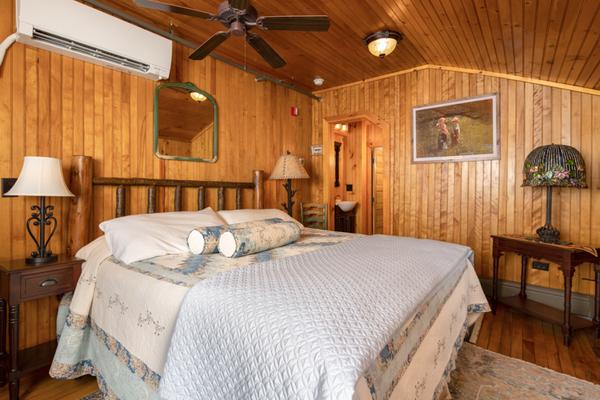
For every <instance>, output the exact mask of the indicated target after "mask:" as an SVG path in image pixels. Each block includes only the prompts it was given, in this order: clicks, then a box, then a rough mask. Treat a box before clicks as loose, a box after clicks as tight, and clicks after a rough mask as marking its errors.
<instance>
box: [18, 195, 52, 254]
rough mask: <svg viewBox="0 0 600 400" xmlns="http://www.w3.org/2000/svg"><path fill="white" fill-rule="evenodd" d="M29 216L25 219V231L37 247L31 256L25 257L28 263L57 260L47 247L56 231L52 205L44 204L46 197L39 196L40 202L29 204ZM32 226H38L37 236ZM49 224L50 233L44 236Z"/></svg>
mask: <svg viewBox="0 0 600 400" xmlns="http://www.w3.org/2000/svg"><path fill="white" fill-rule="evenodd" d="M31 211H32V213H31V217H30V218H29V219H28V220H27V225H26V227H27V232H28V233H29V236H31V239H33V242H34V243H35V245H36V247H37V249H36V251H33V252H32V253H31V257H28V258H26V259H25V263H26V264H28V265H40V264H48V263H51V262H54V261H56V260H58V256H57V255H55V254H52V251H51V250H50V249H48V243H50V239H52V236H53V235H54V232H56V218H55V217H54V212H53V211H54V206H51V205H48V206H47V205H46V198H45V197H44V196H40V204H39V205H33V206H31ZM32 226H33V227H36V228H38V232H37V233H38V234H37V237H36V235H35V234H34V233H33V231H32ZM47 226H49V227H50V228H51V229H50V235H48V236H47V237H46V227H47Z"/></svg>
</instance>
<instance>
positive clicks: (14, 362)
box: [0, 256, 83, 400]
mask: <svg viewBox="0 0 600 400" xmlns="http://www.w3.org/2000/svg"><path fill="white" fill-rule="evenodd" d="M82 262H83V260H79V259H77V258H72V257H66V256H59V258H58V261H56V262H53V263H49V264H44V265H27V264H25V260H8V261H0V386H4V384H6V380H7V377H8V382H9V394H10V400H17V399H18V398H19V379H20V378H21V376H23V375H24V374H26V373H28V372H31V371H34V370H37V369H40V368H43V367H46V366H48V365H50V364H51V362H52V359H53V357H54V352H55V350H56V340H51V341H49V342H46V343H43V344H40V345H38V346H35V347H31V348H28V349H23V350H19V306H20V304H21V303H24V302H26V301H30V300H36V299H40V298H43V297H49V296H56V295H61V294H64V293H67V292H71V291H73V290H75V286H76V285H77V280H78V279H79V275H80V274H81V263H82ZM7 304H8V335H9V352H8V353H7V352H6V306H7Z"/></svg>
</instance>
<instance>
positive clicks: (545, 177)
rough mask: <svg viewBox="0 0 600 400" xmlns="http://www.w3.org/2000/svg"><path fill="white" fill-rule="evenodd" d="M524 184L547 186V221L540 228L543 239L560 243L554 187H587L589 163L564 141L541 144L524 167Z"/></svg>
mask: <svg viewBox="0 0 600 400" xmlns="http://www.w3.org/2000/svg"><path fill="white" fill-rule="evenodd" d="M523 175H524V180H523V186H534V187H535V186H543V187H546V188H547V189H546V190H547V196H546V224H545V225H544V226H542V227H540V228H538V229H537V230H536V233H537V234H538V236H539V237H540V240H542V241H543V242H547V243H556V242H558V241H559V238H560V231H559V230H558V229H556V228H555V227H553V226H552V188H553V187H572V188H580V189H582V188H586V187H587V184H586V181H585V162H584V161H583V157H582V156H581V153H580V152H579V151H578V150H577V149H575V148H574V147H571V146H567V145H562V144H550V145H547V146H540V147H537V148H535V149H533V150H532V151H531V153H529V155H528V156H527V159H526V160H525V165H524V166H523Z"/></svg>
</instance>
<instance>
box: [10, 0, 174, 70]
mask: <svg viewBox="0 0 600 400" xmlns="http://www.w3.org/2000/svg"><path fill="white" fill-rule="evenodd" d="M16 4H17V7H16V10H17V18H16V20H17V41H19V42H21V43H25V44H28V45H31V46H35V47H39V48H42V49H46V50H50V51H55V52H57V53H60V54H63V55H67V56H71V57H75V58H79V59H81V60H85V61H89V62H92V63H95V64H100V65H103V66H107V67H111V68H114V69H118V70H121V71H126V72H131V73H133V74H136V75H139V76H142V77H144V78H148V79H153V80H159V79H166V78H168V77H169V72H170V70H171V57H172V46H173V44H172V42H171V41H170V40H168V39H166V38H164V37H162V36H159V35H156V34H154V33H152V32H149V31H147V30H145V29H142V28H140V27H138V26H135V25H133V24H130V23H128V22H125V21H123V20H120V19H118V18H116V17H113V16H111V15H108V14H105V13H103V12H101V11H98V10H96V9H94V8H92V7H88V6H86V5H83V4H81V3H78V2H76V1H74V0H52V1H49V0H17V3H16Z"/></svg>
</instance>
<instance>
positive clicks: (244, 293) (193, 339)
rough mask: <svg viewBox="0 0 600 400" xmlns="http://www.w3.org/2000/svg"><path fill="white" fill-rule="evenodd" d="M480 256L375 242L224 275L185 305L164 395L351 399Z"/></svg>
mask: <svg viewBox="0 0 600 400" xmlns="http://www.w3.org/2000/svg"><path fill="white" fill-rule="evenodd" d="M469 255H470V249H469V248H467V247H464V246H460V245H455V244H449V243H441V242H436V241H429V240H419V239H411V238H399V237H389V236H374V237H364V238H359V239H356V240H351V241H347V242H344V243H341V244H338V245H335V246H330V247H327V248H323V249H321V250H318V251H315V252H311V253H306V254H300V255H297V256H292V257H287V258H283V259H279V260H273V261H268V262H264V263H260V264H254V265H250V266H247V267H242V268H239V269H236V270H232V271H229V272H224V273H221V274H218V275H216V276H214V277H213V278H212V279H207V280H204V281H201V282H199V283H198V284H196V285H195V286H194V287H193V288H192V289H191V290H190V291H189V292H188V294H187V296H186V298H185V300H184V303H183V305H182V307H181V310H180V313H179V317H178V320H177V324H176V328H175V331H174V334H173V337H172V340H171V346H170V350H169V353H168V356H167V362H166V365H165V369H164V374H163V377H162V380H161V385H160V394H161V396H162V397H164V398H166V399H219V400H220V399H231V400H232V399H256V400H259V399H260V400H262V399H270V400H274V399H351V398H352V397H353V395H354V391H355V386H356V384H357V380H358V379H359V377H360V376H361V375H362V373H363V372H364V371H365V370H366V369H367V368H368V367H369V365H370V363H371V362H372V361H373V360H374V359H376V358H377V356H378V354H379V352H380V351H381V349H382V348H384V347H385V346H386V343H387V342H388V341H389V340H390V338H391V337H392V335H393V333H394V332H395V331H396V330H397V329H398V328H399V327H401V326H403V324H404V323H405V322H406V321H407V320H408V319H409V318H411V317H413V315H414V313H415V310H417V309H418V307H419V306H420V305H421V304H423V302H425V301H427V300H428V298H430V297H431V296H432V295H434V294H435V293H436V292H437V291H438V290H439V288H440V287H442V286H443V285H444V282H445V281H447V280H450V279H454V280H458V278H459V277H460V276H461V275H462V273H463V272H464V271H465V268H466V266H467V265H468V256H469Z"/></svg>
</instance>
